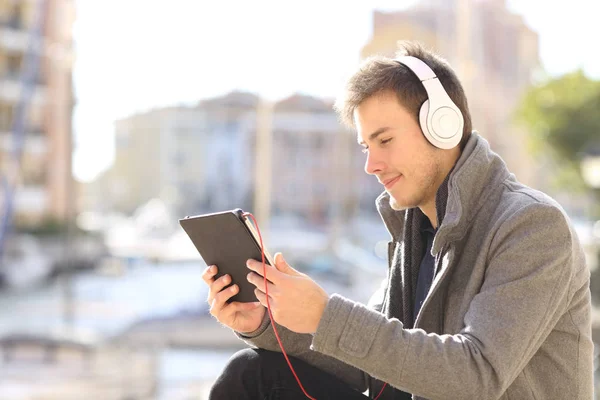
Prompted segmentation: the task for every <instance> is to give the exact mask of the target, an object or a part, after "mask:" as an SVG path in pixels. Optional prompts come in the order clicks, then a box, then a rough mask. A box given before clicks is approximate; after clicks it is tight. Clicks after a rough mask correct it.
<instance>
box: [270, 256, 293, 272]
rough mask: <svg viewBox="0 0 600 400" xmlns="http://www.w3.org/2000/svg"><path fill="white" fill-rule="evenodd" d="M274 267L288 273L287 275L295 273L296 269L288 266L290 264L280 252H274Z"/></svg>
mask: <svg viewBox="0 0 600 400" xmlns="http://www.w3.org/2000/svg"><path fill="white" fill-rule="evenodd" d="M274 261H275V268H277V270H278V271H280V272H283V273H284V274H288V275H293V274H294V275H295V273H296V271H295V270H294V269H293V268H292V267H290V265H289V264H288V263H287V261H285V259H284V258H283V254H281V253H276V254H275V260H274Z"/></svg>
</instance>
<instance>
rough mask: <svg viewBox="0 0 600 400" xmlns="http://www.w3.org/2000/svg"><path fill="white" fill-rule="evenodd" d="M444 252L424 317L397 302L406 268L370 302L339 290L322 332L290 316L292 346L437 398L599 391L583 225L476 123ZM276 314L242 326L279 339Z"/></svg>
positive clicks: (438, 253) (395, 258)
mask: <svg viewBox="0 0 600 400" xmlns="http://www.w3.org/2000/svg"><path fill="white" fill-rule="evenodd" d="M387 196H388V195H387V194H386V193H384V194H382V196H380V198H379V199H378V207H379V211H380V213H381V215H382V218H383V220H384V222H385V224H386V226H387V227H388V230H389V231H390V234H391V236H392V239H393V240H392V243H394V244H395V245H394V247H393V248H392V249H393V255H392V257H391V259H390V270H392V271H393V270H394V269H398V270H403V269H408V268H410V266H407V265H404V263H405V261H404V260H405V258H406V257H404V249H403V243H404V242H405V240H403V239H402V238H403V235H404V234H405V231H406V230H407V229H409V228H410V227H408V225H409V224H410V220H409V219H408V218H407V215H408V213H409V211H410V210H408V211H401V212H400V211H393V210H392V209H391V208H390V207H389V204H388V201H387V200H388V198H387ZM404 237H405V236H404ZM432 253H433V255H434V256H435V258H436V270H437V273H436V276H435V279H434V281H433V284H432V287H431V289H430V291H429V294H428V295H427V297H426V299H425V301H424V303H423V306H422V308H421V311H420V312H419V314H418V315H417V317H416V320H415V323H414V328H411V329H408V328H406V327H404V325H403V322H402V321H401V320H400V319H397V318H390V317H388V316H386V313H385V305H384V299H385V298H386V293H387V292H388V289H389V287H390V285H402V288H405V289H406V290H410V287H409V285H410V283H409V282H402V279H400V280H401V282H390V283H388V282H384V284H383V285H382V289H381V290H380V291H378V292H377V293H375V294H374V296H373V297H372V298H371V300H370V301H369V305H368V306H365V305H362V304H359V303H356V302H353V301H351V300H348V299H346V298H343V297H341V296H339V295H336V294H334V295H332V296H331V297H330V299H329V302H328V304H327V307H326V309H325V312H324V314H323V317H322V318H321V321H320V323H319V326H318V329H317V332H316V333H315V334H314V335H307V334H297V333H294V332H291V331H289V330H287V329H285V328H284V327H281V326H279V325H278V332H279V333H280V336H281V339H282V342H283V344H284V346H285V349H286V351H287V352H288V353H289V354H290V355H294V356H296V357H299V358H301V359H303V360H305V361H307V362H309V363H311V364H313V365H315V366H317V367H320V368H322V369H324V370H326V371H328V372H330V373H332V374H334V375H336V376H337V377H339V378H340V379H342V380H344V381H346V382H348V384H350V385H352V386H354V387H356V388H357V389H359V390H361V391H364V390H365V389H366V388H367V385H368V383H369V376H371V377H374V378H376V379H378V380H382V381H385V382H388V383H389V384H390V385H392V386H394V387H397V388H400V389H402V390H404V391H406V392H409V393H413V396H414V397H415V398H426V399H431V400H434V399H454V400H458V399H507V400H508V399H512V400H515V399H519V400H521V399H584V400H587V399H592V392H593V376H592V364H593V361H592V353H593V343H592V339H591V299H590V290H589V279H590V273H589V270H588V268H587V267H586V265H585V261H584V254H583V251H582V248H581V245H580V243H579V240H578V238H577V235H576V234H575V232H574V230H573V228H572V226H571V224H570V222H569V220H568V218H567V216H566V215H565V213H564V211H563V210H562V208H561V207H560V206H559V205H558V204H557V203H556V202H555V201H554V200H552V199H551V198H549V197H548V196H546V195H544V194H543V193H540V192H538V191H536V190H533V189H531V188H528V187H526V186H524V185H522V184H520V183H519V182H517V180H516V179H515V177H514V175H512V174H510V173H509V171H508V170H507V168H506V165H505V164H504V162H503V161H502V160H501V159H500V157H499V156H498V155H496V154H495V153H494V152H492V151H491V150H490V148H489V145H488V143H487V141H486V140H485V139H483V138H482V137H481V136H479V135H478V134H477V133H476V132H474V133H473V135H472V137H471V139H470V140H469V142H468V143H467V146H466V148H465V150H464V151H463V153H462V155H461V157H460V159H459V160H458V162H457V164H456V166H455V167H454V169H453V171H452V172H451V174H450V176H449V179H448V200H447V206H446V210H445V215H444V218H443V220H442V224H441V225H440V227H439V228H438V231H437V234H436V236H435V240H434V243H433V246H432ZM389 275H390V276H392V275H394V276H399V275H400V274H389ZM396 280H398V279H396ZM269 324H270V322H269V320H268V316H267V317H266V318H265V320H264V321H263V324H262V325H261V327H260V328H259V329H258V330H257V331H255V332H253V333H251V334H247V335H245V336H242V335H239V334H238V335H239V336H240V337H242V338H243V339H244V340H246V341H247V342H248V343H249V344H251V345H254V346H257V347H260V348H264V349H268V350H274V351H279V346H278V344H277V341H276V339H275V335H274V334H273V329H272V328H271V327H270V326H269Z"/></svg>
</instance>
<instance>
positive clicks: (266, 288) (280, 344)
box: [242, 212, 387, 400]
mask: <svg viewBox="0 0 600 400" xmlns="http://www.w3.org/2000/svg"><path fill="white" fill-rule="evenodd" d="M242 215H243V216H244V217H250V218H252V222H253V223H254V226H255V227H256V232H257V233H258V239H259V241H260V252H261V255H262V267H263V279H264V282H265V294H266V297H267V311H268V312H269V318H270V319H271V326H272V327H273V332H275V337H276V338H277V343H279V347H280V348H281V352H282V353H283V356H284V357H285V360H286V361H287V364H288V366H289V367H290V370H291V371H292V374H294V378H296V381H297V382H298V385H299V386H300V389H302V392H303V393H304V395H305V396H306V397H308V398H309V399H310V400H316V399H315V398H314V397H312V396H311V395H309V394H308V393H306V390H305V389H304V386H302V383H301V382H300V378H298V375H296V371H295V370H294V367H292V363H291V362H290V359H289V358H288V355H287V353H286V352H285V350H284V348H283V344H282V343H281V339H280V338H279V333H277V328H276V327H275V319H274V318H273V314H272V313H271V304H270V303H269V286H268V285H267V264H266V263H265V248H264V246H263V240H262V235H261V234H260V228H259V227H258V223H257V222H256V219H255V218H254V215H252V213H249V212H246V213H244V214H242ZM273 267H274V268H277V267H275V266H274V265H273ZM386 385H387V383H384V384H383V387H382V388H381V391H379V394H378V395H377V397H375V399H374V400H377V399H379V396H381V394H382V393H383V389H385V387H386Z"/></svg>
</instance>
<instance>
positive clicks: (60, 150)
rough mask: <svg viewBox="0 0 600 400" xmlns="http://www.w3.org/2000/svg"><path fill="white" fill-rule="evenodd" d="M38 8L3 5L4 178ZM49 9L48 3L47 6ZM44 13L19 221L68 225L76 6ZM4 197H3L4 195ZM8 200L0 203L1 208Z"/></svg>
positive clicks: (62, 0)
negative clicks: (52, 220)
mask: <svg viewBox="0 0 600 400" xmlns="http://www.w3.org/2000/svg"><path fill="white" fill-rule="evenodd" d="M37 4H38V2H35V1H27V0H0V172H1V173H2V175H3V176H6V175H7V174H9V173H10V172H9V165H10V154H11V152H12V151H13V148H14V146H15V143H14V141H13V135H12V132H11V129H12V126H13V116H14V113H15V108H16V105H17V104H18V102H19V100H20V97H21V96H23V95H24V94H23V93H24V92H23V83H22V80H21V79H22V74H23V72H24V70H25V68H26V65H25V64H26V53H27V51H28V48H29V45H30V38H31V33H32V31H33V30H34V28H35V26H34V25H35V22H36V21H35V20H36V15H37V14H36V13H37V12H38V7H37ZM42 4H44V3H42ZM39 9H40V10H41V18H40V24H41V25H40V27H41V32H42V37H41V46H38V48H37V49H36V50H35V51H37V52H38V53H37V54H38V56H39V57H38V59H39V64H38V73H37V76H35V79H34V82H33V89H32V90H33V92H32V96H31V100H30V102H29V104H27V105H26V120H25V124H24V129H25V141H24V150H23V156H22V162H21V168H20V170H19V178H20V185H19V187H18V188H17V191H16V195H15V208H14V211H15V214H14V221H15V223H17V224H28V225H31V224H33V225H35V224H37V223H40V222H41V221H42V220H44V219H46V218H52V219H55V220H57V221H59V222H60V221H65V220H66V219H67V218H69V215H70V213H71V212H73V208H74V207H75V203H74V202H73V201H71V199H72V197H73V195H72V192H73V185H72V173H71V160H72V158H71V154H72V147H73V146H72V141H71V114H72V113H71V112H72V108H73V104H74V98H73V88H72V81H71V75H72V66H73V49H72V28H73V22H74V18H75V6H74V1H73V0H46V2H45V7H41V8H39ZM0 193H1V194H2V196H4V191H2V192H0ZM4 200H5V198H2V199H0V206H1V205H2V204H4Z"/></svg>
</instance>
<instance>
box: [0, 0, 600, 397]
mask: <svg viewBox="0 0 600 400" xmlns="http://www.w3.org/2000/svg"><path fill="white" fill-rule="evenodd" d="M354 3H356V4H354ZM354 3H350V2H341V1H319V2H317V1H303V2H292V1H279V2H276V1H252V2H247V1H232V2H214V1H194V0H189V1H186V0H179V1H178V0H169V1H167V0H156V1H153V0H145V1H142V0H120V1H117V0H104V1H92V0H0V167H1V169H0V188H1V189H0V398H2V399H81V398H83V397H84V396H85V397H86V398H88V399H90V400H91V399H103V400H104V399H118V400H125V399H127V400H133V399H186V400H189V399H205V398H206V394H207V391H208V388H209V387H210V385H211V383H212V382H213V381H214V379H215V377H216V376H217V375H218V373H219V371H220V370H221V368H222V367H223V366H224V364H225V363H226V361H227V359H228V358H229V356H230V355H231V354H232V353H234V352H235V351H237V350H238V349H240V348H242V344H243V343H242V342H240V341H238V340H237V339H236V338H235V337H234V335H233V334H232V333H231V332H229V331H228V330H226V329H224V328H221V327H220V326H218V324H217V323H216V322H215V321H214V320H213V319H212V318H211V317H210V315H209V314H208V310H207V305H206V303H205V299H206V295H207V291H206V287H205V285H204V283H203V282H202V279H201V273H202V271H203V269H204V268H205V264H204V262H203V261H202V259H201V258H200V257H199V255H198V254H197V252H196V251H195V249H194V247H193V245H191V243H190V241H189V239H188V238H187V236H185V234H184V233H183V231H182V230H181V228H180V227H179V225H178V219H179V218H182V217H184V216H186V215H195V214H201V213H207V212H216V211H223V210H228V209H233V208H237V207H240V208H243V209H244V210H247V211H251V212H253V213H254V215H255V216H256V217H257V219H258V221H259V224H260V228H261V231H262V233H263V235H264V237H265V242H266V246H267V248H268V249H269V250H270V252H271V253H275V252H276V251H282V252H284V254H285V255H286V258H287V259H288V261H290V263H291V264H292V265H293V266H295V267H296V268H297V269H299V270H302V271H304V272H307V273H308V274H310V275H311V276H312V277H313V278H315V279H316V280H317V281H318V282H319V283H320V284H321V285H322V286H323V287H324V288H325V289H326V290H327V291H328V292H329V293H332V292H337V293H341V294H343V295H346V296H348V297H350V298H353V299H355V300H359V301H366V300H367V298H368V297H369V295H370V293H371V292H372V291H373V290H374V288H375V287H376V286H377V285H378V283H379V282H380V280H381V279H382V278H383V277H384V275H385V271H386V266H387V261H386V258H385V257H386V248H387V247H386V243H387V240H388V237H389V235H388V233H387V232H386V231H385V229H384V227H383V224H382V223H381V220H380V218H379V216H378V214H377V212H376V209H375V205H374V200H375V198H376V197H377V195H378V194H379V193H380V192H381V186H380V185H379V184H378V183H377V181H376V179H375V178H373V177H370V176H367V175H366V174H365V173H364V172H363V163H364V161H365V159H364V155H363V154H361V153H360V147H359V146H358V145H357V144H356V137H355V133H354V132H352V131H350V130H348V129H346V128H344V127H343V126H341V125H340V124H339V122H338V120H337V118H336V115H335V114H334V112H333V110H332V104H333V101H334V99H335V96H336V95H337V94H338V93H339V91H340V90H341V88H342V86H343V84H344V82H345V80H346V79H347V78H348V77H349V76H350V74H351V73H352V71H353V70H354V68H356V66H357V65H358V63H359V62H360V60H362V59H364V58H365V57H368V56H370V55H374V54H385V55H393V53H394V51H395V49H396V42H397V41H398V40H400V39H414V40H419V41H421V42H422V43H423V44H425V45H426V46H427V47H430V48H433V49H435V50H437V51H438V52H439V53H440V54H441V55H443V56H444V57H446V58H447V59H448V61H449V62H450V63H451V64H452V65H453V67H454V68H455V69H456V71H457V73H458V75H459V77H460V79H461V80H462V82H463V84H464V86H465V89H466V91H467V95H468V98H469V102H470V108H471V112H472V115H473V123H474V127H475V128H476V129H477V130H479V131H480V133H481V134H482V135H483V136H484V137H485V138H486V139H487V140H488V141H489V142H490V143H491V146H492V148H493V149H494V150H495V151H496V152H498V153H499V154H500V155H501V156H502V157H503V158H504V160H505V161H506V162H507V164H508V166H509V167H510V169H511V170H512V172H514V173H515V174H516V176H517V178H518V179H519V180H521V181H522V182H524V183H526V184H528V185H530V186H532V187H534V188H537V189H540V190H543V191H545V192H547V193H548V194H550V195H551V196H553V197H554V198H556V199H557V200H558V201H559V202H560V203H561V204H562V206H563V207H564V208H565V210H566V211H567V212H568V214H569V215H570V216H571V218H572V220H573V223H574V225H575V227H576V228H577V230H578V232H579V235H580V238H581V240H582V242H583V244H584V247H585V250H586V254H587V257H588V265H589V267H590V269H591V272H592V294H593V300H594V304H595V307H596V306H597V304H598V302H599V300H600V279H599V278H598V274H599V272H598V270H599V269H598V264H599V260H600V251H599V248H600V223H599V222H598V220H600V112H599V110H600V58H598V56H597V52H596V51H594V50H593V48H592V47H591V44H592V40H591V38H594V37H599V36H600V28H599V25H598V23H597V21H596V16H597V15H598V12H599V11H600V4H599V3H598V2H596V1H595V2H590V1H585V0H571V1H569V2H544V1H541V0H539V1H537V0H521V1H517V0H412V1H393V2H392V1H372V2H368V3H367V2H354ZM599 328H600V319H599V318H598V313H597V311H596V310H595V311H594V340H595V341H596V342H599V343H600V330H599ZM596 379H597V382H598V383H600V375H598V374H596Z"/></svg>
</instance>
